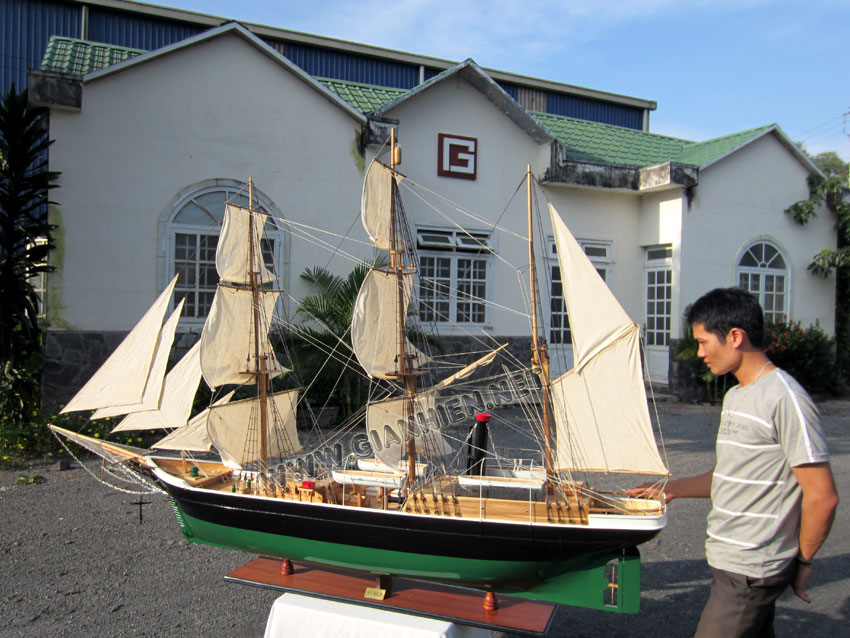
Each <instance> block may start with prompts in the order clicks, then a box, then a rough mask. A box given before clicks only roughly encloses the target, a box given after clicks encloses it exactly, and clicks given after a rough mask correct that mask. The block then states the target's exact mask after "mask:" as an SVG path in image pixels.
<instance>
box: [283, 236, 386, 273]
mask: <svg viewBox="0 0 850 638" xmlns="http://www.w3.org/2000/svg"><path fill="white" fill-rule="evenodd" d="M292 236H293V237H295V238H296V239H301V240H303V241H306V242H307V243H309V244H312V245H314V246H318V247H319V248H321V249H322V250H328V249H329V247H331V246H332V245H331V244H330V243H329V242H327V241H324V240H322V239H319V238H318V237H316V236H314V235H310V234H299V233H295V232H293V233H292ZM350 241H353V242H356V240H354V239H352V240H350ZM360 243H363V244H364V245H366V244H365V243H364V242H360ZM370 248H371V246H370ZM332 254H333V256H334V257H340V258H344V259H347V260H348V261H350V262H352V263H355V264H363V265H365V264H367V263H368V262H366V260H364V259H363V258H361V257H358V256H356V255H354V254H351V253H349V252H346V251H343V250H341V249H337V250H336V252H333V253H332Z"/></svg>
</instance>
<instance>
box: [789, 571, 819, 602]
mask: <svg viewBox="0 0 850 638" xmlns="http://www.w3.org/2000/svg"><path fill="white" fill-rule="evenodd" d="M813 569H814V565H813V564H812V563H809V564H807V565H805V564H801V563H797V575H796V576H794V582H792V583H791V589H793V590H794V593H795V594H796V595H797V598H799V599H800V600H802V601H805V602H807V603H809V604H811V603H812V599H811V598H809V595H808V594H807V593H806V584H807V583H808V582H809V578H811V577H812V570H813Z"/></svg>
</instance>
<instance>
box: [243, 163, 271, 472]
mask: <svg viewBox="0 0 850 638" xmlns="http://www.w3.org/2000/svg"><path fill="white" fill-rule="evenodd" d="M248 210H250V211H251V212H252V213H253V212H254V180H253V179H252V178H250V177H249V178H248ZM248 237H249V242H248V247H249V248H248V259H249V263H250V266H249V268H250V275H251V277H250V279H251V281H250V285H251V297H252V299H253V303H252V304H251V306H252V309H253V319H254V343H253V346H254V368H253V370H250V372H251V374H253V375H254V378H255V379H256V383H257V397H258V399H259V410H260V476H264V475H265V473H266V470H267V469H268V466H269V443H268V438H269V424H268V394H267V393H268V386H269V371H268V368H267V366H266V355H265V354H263V355H261V354H260V301H261V300H260V286H261V284H260V272H259V270H258V262H259V260H258V259H257V258H256V257H257V255H262V251H261V248H260V247H259V246H255V245H254V237H255V234H254V216H253V215H248Z"/></svg>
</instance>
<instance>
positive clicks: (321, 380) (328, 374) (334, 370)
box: [292, 264, 380, 418]
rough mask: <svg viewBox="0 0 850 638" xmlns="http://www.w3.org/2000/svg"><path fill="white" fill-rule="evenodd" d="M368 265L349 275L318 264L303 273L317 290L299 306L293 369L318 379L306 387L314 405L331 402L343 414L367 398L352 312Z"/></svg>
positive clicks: (355, 408)
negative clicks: (355, 346)
mask: <svg viewBox="0 0 850 638" xmlns="http://www.w3.org/2000/svg"><path fill="white" fill-rule="evenodd" d="M379 265H380V264H379ZM369 270H370V266H369V265H367V264H359V265H357V266H356V267H355V268H354V269H353V270H352V271H351V272H350V273H348V275H347V276H346V277H341V276H339V275H336V274H334V273H332V272H330V271H329V270H327V269H325V268H322V267H319V266H316V267H314V268H306V269H305V270H304V272H302V273H301V279H303V280H304V281H305V282H307V283H308V284H309V285H310V287H311V288H312V289H313V291H314V292H313V294H310V295H308V296H306V297H305V298H304V299H302V300H301V303H300V304H299V307H298V310H297V311H296V314H297V315H298V316H299V317H300V318H301V320H302V321H301V323H300V325H299V326H298V328H297V330H295V331H294V332H293V334H292V337H293V339H292V341H293V343H292V346H293V348H292V356H293V359H294V360H293V365H294V367H295V372H296V373H297V374H298V376H300V377H301V378H303V379H308V378H309V379H313V378H315V379H316V380H315V381H313V382H311V384H310V385H309V387H308V388H307V398H308V400H310V402H311V404H313V405H316V406H318V407H322V406H323V405H324V403H325V401H329V402H330V403H331V404H335V405H337V406H339V408H340V416H341V417H343V418H348V417H349V416H351V415H352V414H353V413H354V412H355V411H356V410H357V409H359V408H360V407H361V406H362V405H364V404H365V403H366V394H367V392H368V389H369V384H368V382H367V381H366V380H365V379H364V378H363V374H362V371H361V370H360V369H359V366H358V364H357V360H356V359H355V356H354V351H353V350H352V347H351V316H352V314H353V312H354V304H355V302H356V301H357V293H358V292H359V291H360V286H361V285H362V284H363V281H364V280H365V279H366V275H367V274H368V273H369Z"/></svg>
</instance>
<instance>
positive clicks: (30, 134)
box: [0, 85, 59, 457]
mask: <svg viewBox="0 0 850 638" xmlns="http://www.w3.org/2000/svg"><path fill="white" fill-rule="evenodd" d="M45 116H46V111H45V110H44V109H39V108H32V107H31V106H29V104H28V103H27V93H26V91H24V92H22V93H18V92H16V91H15V87H14V85H13V86H12V88H11V90H10V91H9V92H8V93H6V94H4V95H3V96H2V99H0V426H2V427H0V449H2V451H4V452H7V451H13V452H15V453H17V452H21V453H28V452H32V451H34V450H36V449H37V448H38V445H37V444H39V442H40V441H42V439H43V437H40V436H39V432H41V433H44V432H46V429H44V428H39V429H38V430H36V429H35V426H34V423H35V417H37V416H38V409H39V406H40V398H41V396H40V387H41V384H40V380H41V343H42V342H41V326H40V324H39V318H38V314H39V303H40V301H41V300H40V299H39V298H38V294H37V293H36V291H35V289H34V287H33V285H32V278H33V277H36V276H38V275H40V274H41V273H45V272H47V271H49V270H50V267H49V266H48V265H47V255H48V252H49V251H50V249H51V248H53V237H52V235H51V231H52V229H53V227H52V226H51V225H50V224H49V223H48V222H47V205H48V203H50V202H49V201H48V192H49V190H50V189H51V188H54V187H55V186H56V184H55V180H56V178H57V177H58V175H59V174H58V173H56V172H51V171H49V170H47V149H48V147H49V146H50V141H49V140H48V138H47V133H46V117H45ZM5 456H6V455H4V457H5Z"/></svg>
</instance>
